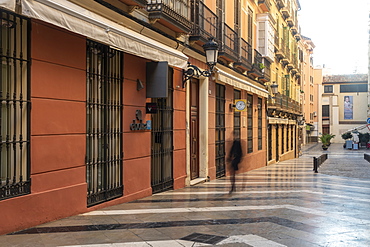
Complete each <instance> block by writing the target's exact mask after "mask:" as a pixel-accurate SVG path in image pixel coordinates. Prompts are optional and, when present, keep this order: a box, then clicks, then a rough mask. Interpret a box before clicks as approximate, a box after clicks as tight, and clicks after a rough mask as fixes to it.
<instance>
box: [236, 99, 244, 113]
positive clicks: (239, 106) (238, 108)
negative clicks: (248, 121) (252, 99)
mask: <svg viewBox="0 0 370 247" xmlns="http://www.w3.org/2000/svg"><path fill="white" fill-rule="evenodd" d="M246 109H247V100H245V99H236V100H235V111H245V110H246Z"/></svg>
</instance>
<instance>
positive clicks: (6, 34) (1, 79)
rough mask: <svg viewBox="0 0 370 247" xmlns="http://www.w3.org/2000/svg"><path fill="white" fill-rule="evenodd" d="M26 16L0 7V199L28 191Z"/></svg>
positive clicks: (28, 62) (28, 25)
mask: <svg viewBox="0 0 370 247" xmlns="http://www.w3.org/2000/svg"><path fill="white" fill-rule="evenodd" d="M29 30H30V22H29V20H28V19H26V18H24V17H22V16H19V15H16V14H14V13H11V12H7V11H4V10H1V9H0V60H1V68H0V100H1V109H0V133H1V134H0V155H1V156H0V160H1V163H0V200H4V199H8V198H12V197H16V196H21V195H25V194H29V193H30V192H31V189H30V187H31V181H30V159H29V153H30V131H29V127H30V121H29V120H30V117H29V114H30V94H29V79H30V78H29V71H30V60H29Z"/></svg>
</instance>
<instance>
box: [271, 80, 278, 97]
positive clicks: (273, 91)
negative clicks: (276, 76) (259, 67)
mask: <svg viewBox="0 0 370 247" xmlns="http://www.w3.org/2000/svg"><path fill="white" fill-rule="evenodd" d="M270 87H271V91H272V94H274V95H275V94H277V93H278V87H279V86H278V84H276V82H272V84H271V86H270Z"/></svg>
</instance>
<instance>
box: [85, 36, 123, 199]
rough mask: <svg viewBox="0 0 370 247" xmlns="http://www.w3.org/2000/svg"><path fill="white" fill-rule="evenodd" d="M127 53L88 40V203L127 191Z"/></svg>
mask: <svg viewBox="0 0 370 247" xmlns="http://www.w3.org/2000/svg"><path fill="white" fill-rule="evenodd" d="M122 69H123V53H122V52H120V51H117V50H114V49H111V48H109V47H108V46H106V45H103V44H99V43H96V42H93V41H88V42H87V83H86V85H87V103H86V113H87V118H86V128H87V130H86V132H87V135H86V180H87V205H88V206H93V205H96V204H99V203H102V202H105V201H108V200H112V199H114V198H117V197H120V196H122V195H123V183H122V160H123V153H122V108H123V105H122V94H121V89H122V81H123V74H122Z"/></svg>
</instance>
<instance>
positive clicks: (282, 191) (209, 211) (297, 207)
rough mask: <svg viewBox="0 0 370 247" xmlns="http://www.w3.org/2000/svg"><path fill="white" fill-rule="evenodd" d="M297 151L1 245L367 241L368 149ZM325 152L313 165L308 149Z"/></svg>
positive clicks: (14, 236) (314, 154)
mask: <svg viewBox="0 0 370 247" xmlns="http://www.w3.org/2000/svg"><path fill="white" fill-rule="evenodd" d="M302 151H303V154H302V156H301V157H299V158H297V159H293V160H288V161H284V162H280V163H278V164H275V165H271V166H266V167H263V168H260V169H256V170H253V171H250V172H247V173H244V174H241V175H238V176H237V186H238V188H237V191H236V192H234V193H232V194H229V188H230V182H229V181H228V179H227V178H222V179H218V180H214V181H210V182H207V183H204V184H198V185H196V186H192V187H187V188H184V189H179V190H176V191H167V192H164V193H159V194H155V195H153V196H150V197H147V198H143V199H141V200H137V201H134V202H130V203H124V204H120V205H116V206H112V207H108V208H105V209H101V210H97V211H93V212H89V213H85V214H82V215H77V216H73V217H69V218H66V219H62V220H58V221H55V222H51V223H47V224H43V225H40V226H38V227H35V228H30V229H26V230H24V231H20V232H16V233H13V234H8V235H3V236H0V243H1V246H70V247H71V246H74V247H77V246H80V247H85V246H90V247H95V246H104V247H105V246H160V247H166V246H171V247H173V246H258V247H266V246H294V247H296V246H299V247H304V246H313V247H316V246H351V247H352V246H356V247H358V246H360V247H361V246H370V214H369V209H370V176H369V174H370V173H369V163H368V162H367V161H365V160H364V158H363V155H364V152H368V150H366V149H364V150H362V149H361V150H345V149H343V147H342V145H341V144H332V145H331V146H330V147H329V150H328V151H325V152H324V151H322V150H321V147H320V145H319V144H316V145H315V144H313V145H312V144H311V145H307V146H305V147H304V148H303V150H302ZM322 153H328V159H327V160H326V161H325V162H324V163H323V164H322V166H321V167H320V168H319V173H314V172H313V157H317V156H319V155H321V154H322Z"/></svg>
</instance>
